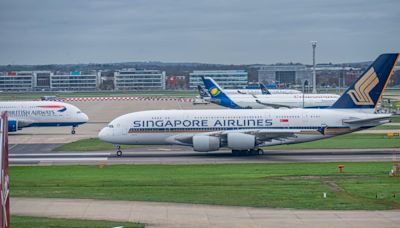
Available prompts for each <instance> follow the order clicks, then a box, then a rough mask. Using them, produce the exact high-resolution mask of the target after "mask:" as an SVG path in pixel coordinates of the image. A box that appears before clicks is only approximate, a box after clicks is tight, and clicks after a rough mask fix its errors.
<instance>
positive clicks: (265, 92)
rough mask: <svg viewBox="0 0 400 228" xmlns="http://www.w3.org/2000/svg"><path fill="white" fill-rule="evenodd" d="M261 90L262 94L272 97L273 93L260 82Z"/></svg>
mask: <svg viewBox="0 0 400 228" xmlns="http://www.w3.org/2000/svg"><path fill="white" fill-rule="evenodd" d="M260 88H261V93H262V94H266V95H270V94H271V92H269V90H268V89H267V87H266V86H265V85H264V84H262V83H261V82H260Z"/></svg>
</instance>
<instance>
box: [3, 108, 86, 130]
mask: <svg viewBox="0 0 400 228" xmlns="http://www.w3.org/2000/svg"><path fill="white" fill-rule="evenodd" d="M4 111H7V112H8V131H9V132H15V131H18V130H21V129H22V128H26V127H58V126H72V130H71V134H75V127H77V126H79V125H81V124H84V123H86V122H87V121H88V120H89V118H88V116H87V115H86V114H85V113H83V112H82V111H81V110H79V109H78V108H77V107H75V106H73V105H71V104H67V103H63V102H55V101H6V102H0V112H4Z"/></svg>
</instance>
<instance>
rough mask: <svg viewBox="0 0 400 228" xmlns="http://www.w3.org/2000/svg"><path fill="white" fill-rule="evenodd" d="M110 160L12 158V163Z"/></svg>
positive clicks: (98, 159)
mask: <svg viewBox="0 0 400 228" xmlns="http://www.w3.org/2000/svg"><path fill="white" fill-rule="evenodd" d="M107 160H108V158H10V162H32V161H35V162H36V161H39V162H49V161H54V162H57V161H71V162H74V161H107Z"/></svg>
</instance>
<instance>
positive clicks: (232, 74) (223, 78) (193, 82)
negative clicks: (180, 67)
mask: <svg viewBox="0 0 400 228" xmlns="http://www.w3.org/2000/svg"><path fill="white" fill-rule="evenodd" d="M202 76H204V77H211V78H213V79H214V80H215V81H216V82H217V83H218V84H219V85H220V86H221V87H222V88H226V89H236V88H246V86H247V84H248V80H249V79H248V73H247V72H246V71H245V70H202V71H193V72H192V73H190V74H189V88H190V89H194V88H196V87H197V85H203V81H202V80H201V77H202Z"/></svg>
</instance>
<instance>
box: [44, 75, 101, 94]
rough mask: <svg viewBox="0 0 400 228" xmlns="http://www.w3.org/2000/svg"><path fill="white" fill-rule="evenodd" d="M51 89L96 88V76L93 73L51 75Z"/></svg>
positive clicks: (80, 89) (81, 89)
mask: <svg viewBox="0 0 400 228" xmlns="http://www.w3.org/2000/svg"><path fill="white" fill-rule="evenodd" d="M50 84H51V90H53V91H91V90H97V88H98V77H97V75H96V74H93V75H72V74H68V75H52V76H51V80H50Z"/></svg>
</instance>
